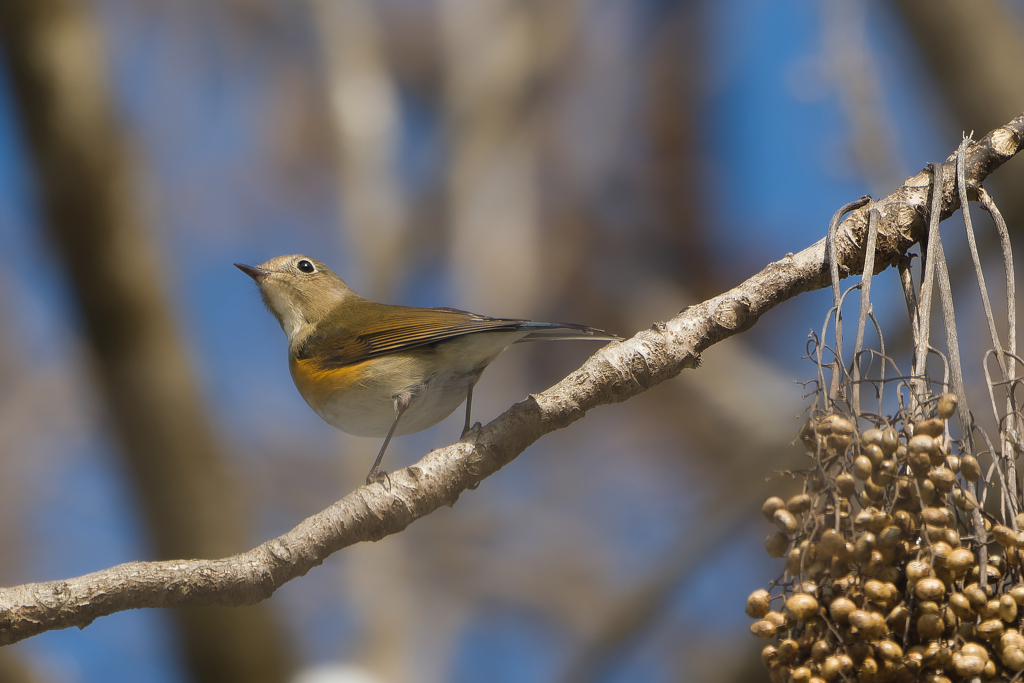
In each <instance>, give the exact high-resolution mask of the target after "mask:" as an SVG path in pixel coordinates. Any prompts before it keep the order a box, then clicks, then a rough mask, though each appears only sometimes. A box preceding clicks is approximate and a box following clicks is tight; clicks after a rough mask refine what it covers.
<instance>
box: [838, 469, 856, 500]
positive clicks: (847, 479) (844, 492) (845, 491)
mask: <svg viewBox="0 0 1024 683" xmlns="http://www.w3.org/2000/svg"><path fill="white" fill-rule="evenodd" d="M836 488H837V489H839V495H841V496H842V497H843V498H852V497H853V496H854V494H856V493H857V485H856V482H855V481H854V479H853V475H851V474H850V473H848V472H843V473H842V474H840V475H839V476H837V477H836Z"/></svg>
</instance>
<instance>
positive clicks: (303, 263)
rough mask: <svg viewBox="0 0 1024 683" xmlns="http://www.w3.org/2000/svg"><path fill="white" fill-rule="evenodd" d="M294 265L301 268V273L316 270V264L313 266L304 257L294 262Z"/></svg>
mask: <svg viewBox="0 0 1024 683" xmlns="http://www.w3.org/2000/svg"><path fill="white" fill-rule="evenodd" d="M295 267H296V268H298V269H299V270H301V271H302V272H303V273H315V272H316V266H314V265H313V264H312V263H310V262H309V261H307V260H306V259H302V260H301V261H299V262H298V263H296V264H295Z"/></svg>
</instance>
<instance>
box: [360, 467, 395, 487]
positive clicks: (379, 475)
mask: <svg viewBox="0 0 1024 683" xmlns="http://www.w3.org/2000/svg"><path fill="white" fill-rule="evenodd" d="M370 484H380V485H381V486H383V487H384V490H385V491H390V490H391V477H389V476H388V473H387V472H385V471H384V470H382V469H380V468H379V467H377V466H374V468H373V469H372V470H370V473H369V474H367V475H366V485H367V486H369V485H370Z"/></svg>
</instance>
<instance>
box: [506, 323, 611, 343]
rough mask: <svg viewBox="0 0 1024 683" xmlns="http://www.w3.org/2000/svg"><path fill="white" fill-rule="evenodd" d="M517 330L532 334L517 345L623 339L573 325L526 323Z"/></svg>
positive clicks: (518, 326) (584, 326) (594, 328)
mask: <svg viewBox="0 0 1024 683" xmlns="http://www.w3.org/2000/svg"><path fill="white" fill-rule="evenodd" d="M516 329H519V330H524V331H528V332H529V333H530V334H528V335H527V336H525V337H523V338H522V339H520V340H519V341H518V342H516V343H517V344H518V343H519V342H528V341H557V340H560V339H592V340H594V341H617V340H620V339H622V337H619V336H617V335H614V334H610V333H608V332H605V331H604V330H599V329H597V328H596V327H587V326H586V325H573V324H572V323H542V322H525V323H520V324H519V325H516Z"/></svg>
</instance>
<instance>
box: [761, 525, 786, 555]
mask: <svg viewBox="0 0 1024 683" xmlns="http://www.w3.org/2000/svg"><path fill="white" fill-rule="evenodd" d="M787 548H789V539H788V538H786V535H785V534H784V533H782V532H781V531H776V532H775V533H772V534H768V538H766V539H764V549H765V550H766V551H767V552H768V557H775V558H779V557H785V556H786V549H787Z"/></svg>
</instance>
